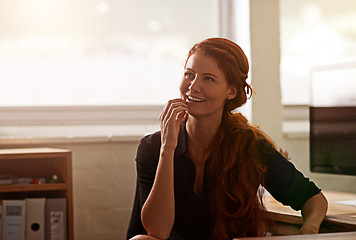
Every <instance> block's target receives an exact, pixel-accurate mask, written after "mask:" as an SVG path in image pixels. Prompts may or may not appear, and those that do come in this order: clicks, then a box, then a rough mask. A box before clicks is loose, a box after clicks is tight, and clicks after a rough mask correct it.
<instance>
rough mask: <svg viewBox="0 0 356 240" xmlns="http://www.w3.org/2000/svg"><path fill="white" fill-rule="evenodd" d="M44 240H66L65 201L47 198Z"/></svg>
mask: <svg viewBox="0 0 356 240" xmlns="http://www.w3.org/2000/svg"><path fill="white" fill-rule="evenodd" d="M45 228H46V230H45V239H46V240H67V200H66V199H65V198H48V199H47V201H46V207H45Z"/></svg>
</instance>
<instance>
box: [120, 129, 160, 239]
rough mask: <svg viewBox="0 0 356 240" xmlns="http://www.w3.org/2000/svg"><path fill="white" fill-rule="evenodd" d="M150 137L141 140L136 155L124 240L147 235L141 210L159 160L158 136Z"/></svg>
mask: <svg viewBox="0 0 356 240" xmlns="http://www.w3.org/2000/svg"><path fill="white" fill-rule="evenodd" d="M157 135H158V134H154V135H150V136H147V137H144V138H143V139H141V141H140V144H139V146H138V149H137V155H136V170H137V180H136V193H135V199H134V204H133V208H132V213H131V219H130V222H129V226H128V230H127V234H126V239H130V238H132V237H134V236H136V235H138V234H147V233H146V230H145V229H144V227H143V225H142V222H141V209H142V206H143V204H144V203H145V201H146V199H147V197H148V194H149V193H150V191H151V188H152V185H153V181H154V178H155V175H156V168H157V164H158V158H159V149H160V136H157Z"/></svg>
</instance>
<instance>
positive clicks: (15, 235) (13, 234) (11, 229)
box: [2, 200, 26, 240]
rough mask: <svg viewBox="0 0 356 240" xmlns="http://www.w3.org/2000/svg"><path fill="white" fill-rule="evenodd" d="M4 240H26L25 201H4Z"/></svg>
mask: <svg viewBox="0 0 356 240" xmlns="http://www.w3.org/2000/svg"><path fill="white" fill-rule="evenodd" d="M2 206H3V215H2V223H3V224H2V226H3V229H2V239H3V240H25V220H26V219H25V214H26V212H25V208H26V202H25V200H3V201H2Z"/></svg>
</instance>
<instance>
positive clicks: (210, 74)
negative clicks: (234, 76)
mask: <svg viewBox="0 0 356 240" xmlns="http://www.w3.org/2000/svg"><path fill="white" fill-rule="evenodd" d="M185 70H189V71H192V72H195V71H194V70H193V69H191V68H185ZM203 75H205V76H207V75H209V76H213V77H215V78H219V77H218V76H216V75H215V74H212V73H203Z"/></svg>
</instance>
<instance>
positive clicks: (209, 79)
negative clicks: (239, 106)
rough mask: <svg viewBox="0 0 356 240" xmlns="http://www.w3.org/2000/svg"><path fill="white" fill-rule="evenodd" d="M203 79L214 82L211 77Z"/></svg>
mask: <svg viewBox="0 0 356 240" xmlns="http://www.w3.org/2000/svg"><path fill="white" fill-rule="evenodd" d="M204 79H205V80H206V81H208V82H215V79H214V78H212V77H205V78H204Z"/></svg>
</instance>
